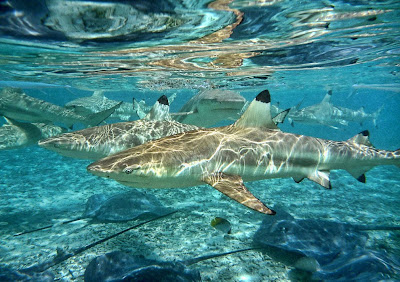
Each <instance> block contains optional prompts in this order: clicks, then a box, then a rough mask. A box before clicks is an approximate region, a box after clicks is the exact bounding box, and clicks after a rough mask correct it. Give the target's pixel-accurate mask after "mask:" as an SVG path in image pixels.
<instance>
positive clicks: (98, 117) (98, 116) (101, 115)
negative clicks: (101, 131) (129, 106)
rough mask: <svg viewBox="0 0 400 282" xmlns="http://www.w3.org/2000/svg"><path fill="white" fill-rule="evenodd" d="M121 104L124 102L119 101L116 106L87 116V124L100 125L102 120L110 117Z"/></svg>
mask: <svg viewBox="0 0 400 282" xmlns="http://www.w3.org/2000/svg"><path fill="white" fill-rule="evenodd" d="M121 104H122V102H119V103H118V104H116V105H115V106H114V107H111V108H109V109H107V110H104V111H101V112H98V113H94V114H90V115H88V116H87V117H86V125H89V126H96V125H99V124H100V123H101V122H102V121H104V120H105V119H106V118H108V117H109V116H110V115H111V114H112V113H113V112H114V111H115V110H116V109H118V108H119V106H121Z"/></svg>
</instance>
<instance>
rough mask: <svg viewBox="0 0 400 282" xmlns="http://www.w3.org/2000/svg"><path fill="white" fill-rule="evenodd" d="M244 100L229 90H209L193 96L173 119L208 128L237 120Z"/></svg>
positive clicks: (244, 102)
mask: <svg viewBox="0 0 400 282" xmlns="http://www.w3.org/2000/svg"><path fill="white" fill-rule="evenodd" d="M245 104H246V99H245V98H244V97H243V96H241V95H240V94H238V93H236V92H234V91H230V90H218V89H209V90H204V91H201V92H199V93H198V94H197V95H195V96H193V97H192V98H191V99H190V100H189V101H188V102H187V103H186V104H185V105H183V107H182V108H181V109H180V110H179V112H178V113H173V114H171V115H172V116H173V119H174V120H176V121H179V122H182V123H187V124H194V125H197V126H201V127H209V126H213V125H215V124H217V123H218V122H220V121H223V120H237V119H238V118H239V116H240V111H241V110H242V108H243V107H244V106H245Z"/></svg>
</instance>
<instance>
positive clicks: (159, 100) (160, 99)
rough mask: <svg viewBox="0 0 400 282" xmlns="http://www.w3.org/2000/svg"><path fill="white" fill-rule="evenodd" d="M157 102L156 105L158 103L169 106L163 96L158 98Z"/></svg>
mask: <svg viewBox="0 0 400 282" xmlns="http://www.w3.org/2000/svg"><path fill="white" fill-rule="evenodd" d="M157 101H158V103H160V104H162V105H166V106H169V102H168V98H167V96H165V95H162V96H161V97H160V98H158V100H157Z"/></svg>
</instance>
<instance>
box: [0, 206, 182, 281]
mask: <svg viewBox="0 0 400 282" xmlns="http://www.w3.org/2000/svg"><path fill="white" fill-rule="evenodd" d="M175 212H176V211H173V212H170V213H167V214H164V215H161V216H157V217H153V218H151V219H149V220H146V221H144V222H141V223H139V224H136V225H134V226H131V227H129V228H126V229H124V230H122V231H120V232H118V233H115V234H112V235H110V236H108V237H106V238H103V239H100V240H98V241H95V242H93V243H91V244H89V245H86V246H83V247H80V248H77V249H74V250H72V251H68V252H67V251H64V250H62V249H60V248H57V255H56V256H54V257H53V258H51V259H49V260H47V261H44V262H42V263H38V264H35V265H32V266H30V267H28V268H23V269H19V270H14V269H10V268H7V267H3V266H0V281H40V282H42V281H53V280H54V274H53V273H52V272H51V271H49V270H48V269H49V268H50V267H53V266H55V265H57V264H60V263H61V262H63V261H66V260H67V259H69V258H71V257H74V256H76V255H78V254H80V253H83V252H84V251H87V250H88V249H90V248H93V247H94V246H97V245H99V244H101V243H104V242H106V241H108V240H110V239H112V238H115V237H117V236H119V235H121V234H123V233H125V232H128V231H130V230H132V229H136V228H138V227H140V226H142V225H145V224H147V223H150V222H152V221H155V220H158V219H161V218H164V217H167V216H169V215H172V214H174V213H175Z"/></svg>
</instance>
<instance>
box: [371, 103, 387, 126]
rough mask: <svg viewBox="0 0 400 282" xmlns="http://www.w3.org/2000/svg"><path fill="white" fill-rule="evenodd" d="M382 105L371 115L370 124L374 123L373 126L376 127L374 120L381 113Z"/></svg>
mask: <svg viewBox="0 0 400 282" xmlns="http://www.w3.org/2000/svg"><path fill="white" fill-rule="evenodd" d="M383 107H384V105H382V106H381V107H380V108H379V109H378V110H377V111H376V112H375V113H373V114H372V116H373V118H372V122H373V123H374V126H375V127H376V120H377V118H378V116H379V115H380V114H381V111H382V110H383Z"/></svg>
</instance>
